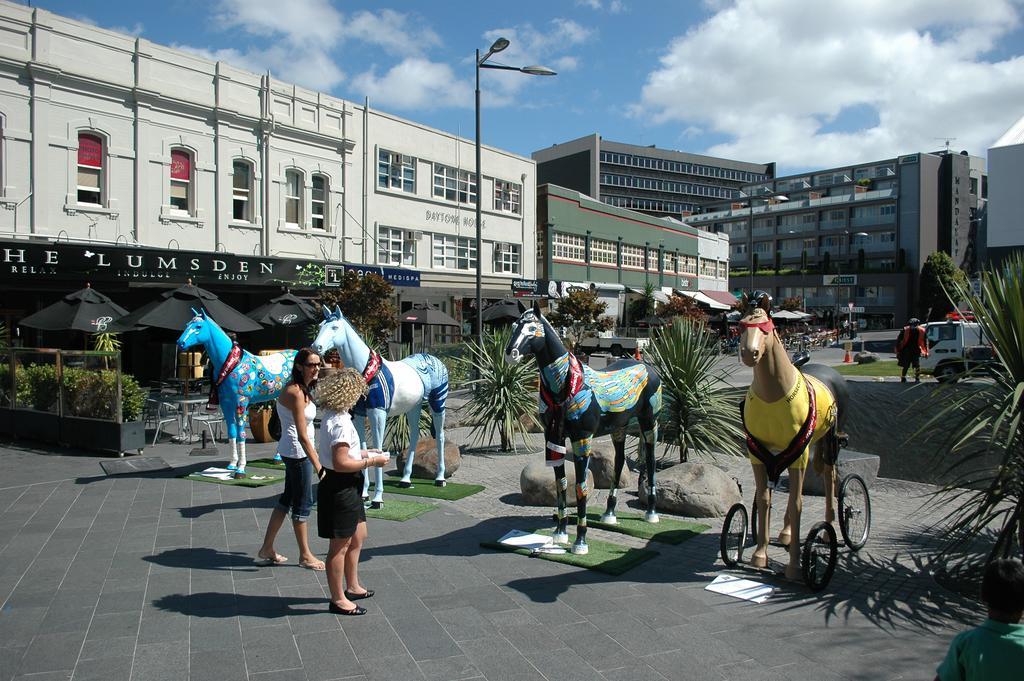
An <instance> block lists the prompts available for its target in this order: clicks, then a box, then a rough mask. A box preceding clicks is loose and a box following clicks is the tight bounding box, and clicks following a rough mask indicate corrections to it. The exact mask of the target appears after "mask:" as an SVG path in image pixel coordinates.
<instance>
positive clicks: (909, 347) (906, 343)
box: [896, 317, 928, 383]
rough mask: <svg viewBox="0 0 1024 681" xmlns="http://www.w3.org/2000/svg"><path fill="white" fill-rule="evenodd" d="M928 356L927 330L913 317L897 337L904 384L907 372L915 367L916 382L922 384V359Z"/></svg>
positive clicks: (897, 354) (897, 350)
mask: <svg viewBox="0 0 1024 681" xmlns="http://www.w3.org/2000/svg"><path fill="white" fill-rule="evenodd" d="M927 356H928V343H927V340H926V338H925V328H924V327H923V326H922V325H921V320H920V319H918V318H917V317H911V318H910V319H909V320H908V321H907V325H906V326H904V327H903V328H902V329H901V330H900V333H899V335H898V336H896V362H897V363H898V364H899V365H900V368H901V369H903V373H902V375H901V377H900V381H901V382H902V383H906V382H907V371H908V370H909V369H910V367H911V366H913V367H914V382H915V383H920V382H921V357H927Z"/></svg>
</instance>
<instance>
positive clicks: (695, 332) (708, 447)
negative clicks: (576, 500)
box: [646, 318, 743, 461]
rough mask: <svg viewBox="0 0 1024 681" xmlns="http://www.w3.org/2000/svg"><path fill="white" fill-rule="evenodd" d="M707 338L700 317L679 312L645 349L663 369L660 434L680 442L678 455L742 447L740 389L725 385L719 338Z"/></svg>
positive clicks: (671, 441)
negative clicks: (685, 316)
mask: <svg viewBox="0 0 1024 681" xmlns="http://www.w3.org/2000/svg"><path fill="white" fill-rule="evenodd" d="M710 338H711V334H710V332H709V331H708V329H707V327H706V326H705V325H704V323H703V322H699V321H694V320H692V319H685V318H677V319H676V320H675V321H674V322H673V323H672V325H671V326H667V327H665V328H664V329H662V330H661V331H659V332H658V334H657V335H656V336H655V338H654V341H653V342H652V343H651V344H650V345H649V346H648V347H647V351H646V352H647V356H648V361H649V362H650V363H651V364H652V365H654V368H656V369H657V370H658V373H659V374H660V375H661V390H662V397H663V401H664V403H663V406H662V410H661V418H660V419H659V423H660V427H661V429H662V433H661V436H662V439H664V440H665V441H666V442H668V443H669V444H670V446H674V447H678V448H679V460H680V461H686V460H687V457H688V456H689V454H690V452H691V451H705V452H730V451H731V452H740V451H742V450H741V446H740V445H741V443H742V440H743V431H742V429H741V427H740V414H739V410H738V406H737V405H738V404H739V399H740V396H741V393H742V390H741V389H739V388H734V387H732V386H730V385H729V383H728V382H727V380H726V379H727V378H728V375H729V373H730V371H729V370H728V369H724V368H722V367H720V366H717V364H716V360H717V359H718V344H717V343H715V342H709V340H710Z"/></svg>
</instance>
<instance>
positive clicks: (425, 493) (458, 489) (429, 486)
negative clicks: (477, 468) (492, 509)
mask: <svg viewBox="0 0 1024 681" xmlns="http://www.w3.org/2000/svg"><path fill="white" fill-rule="evenodd" d="M398 481H399V478H397V477H395V478H384V494H407V495H409V496H412V497H426V498H428V499H441V500H443V501H457V500H459V499H464V498H466V497H468V496H472V495H474V494H476V493H477V492H481V491H483V489H484V486H483V485H467V484H466V483H462V482H449V483H448V484H447V485H445V486H444V487H434V481H433V480H424V479H422V478H412V480H411V482H412V487H410V488H408V489H403V488H401V487H399V486H398ZM370 489H371V490H372V489H373V485H372V484H371V485H370Z"/></svg>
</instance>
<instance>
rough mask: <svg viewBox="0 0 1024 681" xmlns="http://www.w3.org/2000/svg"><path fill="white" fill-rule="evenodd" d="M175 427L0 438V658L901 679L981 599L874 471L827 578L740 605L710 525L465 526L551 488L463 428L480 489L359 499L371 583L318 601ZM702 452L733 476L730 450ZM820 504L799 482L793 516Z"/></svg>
mask: <svg viewBox="0 0 1024 681" xmlns="http://www.w3.org/2000/svg"><path fill="white" fill-rule="evenodd" d="M449 437H450V438H451V440H452V441H454V442H458V443H465V442H466V441H467V433H466V431H464V430H459V429H456V430H453V432H452V433H451V435H450V436H449ZM598 446H599V447H600V446H601V445H600V444H599V445H598ZM221 448H222V449H223V450H225V451H226V446H224V445H221ZM188 449H189V447H186V446H181V445H169V444H168V445H159V446H157V447H153V448H150V449H147V450H146V456H161V457H163V458H164V459H165V460H167V461H168V462H169V463H170V464H172V465H173V466H175V468H176V469H177V470H176V471H175V472H174V474H148V475H140V476H126V477H106V476H104V475H103V473H102V470H101V469H100V468H99V466H98V462H99V461H100V459H98V458H95V457H90V456H67V455H61V454H55V453H48V452H42V451H36V450H32V449H21V448H14V447H6V448H3V449H0V460H2V461H3V470H4V471H5V474H4V478H3V479H2V480H0V603H2V605H0V681H12V680H13V679H19V681H20V680H24V681H57V680H65V681H66V680H73V681H88V680H89V679H93V678H95V679H103V681H122V680H123V681H128V680H133V681H134V680H138V681H184V680H186V679H187V680H195V681H271V680H278V679H280V680H281V681H301V680H303V679H306V680H308V681H327V680H329V679H388V680H401V679H438V680H442V679H453V680H455V679H488V680H495V681H496V680H499V679H550V680H552V681H554V680H563V679H564V680H572V679H587V680H593V679H607V680H609V681H613V680H617V679H629V680H635V679H658V680H662V679H918V678H931V676H932V674H933V673H934V668H935V666H936V664H937V663H938V661H939V660H940V659H941V657H942V655H943V653H944V651H945V648H946V645H947V644H948V641H949V638H950V637H951V635H952V633H953V632H954V631H956V630H959V629H962V628H963V627H964V626H966V625H967V624H970V623H973V622H976V621H979V620H980V616H981V611H980V608H979V607H978V606H977V605H975V604H972V603H969V602H965V601H964V600H963V599H960V598H958V597H956V596H954V595H953V594H951V593H949V592H947V591H945V590H943V589H942V588H940V587H939V586H938V585H937V584H936V582H935V581H934V580H933V579H932V578H931V577H930V576H929V574H928V573H929V569H930V563H929V561H930V560H931V556H932V553H933V552H934V546H933V543H932V542H930V541H929V540H928V535H926V534H925V533H923V532H922V528H923V527H924V526H925V525H926V524H927V523H928V522H929V521H931V520H933V519H934V517H933V516H929V515H927V514H922V513H919V512H917V509H918V507H919V506H920V497H919V496H918V495H920V494H922V493H925V492H927V491H928V489H927V488H926V487H924V486H921V485H913V484H904V483H898V482H893V481H880V482H879V484H878V485H876V487H875V488H874V489H873V490H872V494H873V499H872V500H873V505H874V529H873V535H872V538H871V541H870V543H869V545H868V547H867V548H865V550H863V551H862V552H860V553H859V554H850V553H849V552H848V551H846V550H842V551H841V554H840V560H839V568H838V570H837V573H836V576H835V578H834V579H833V581H832V584H831V585H830V587H829V589H828V590H826V591H825V592H823V593H821V594H816V595H814V594H809V593H808V592H807V591H806V590H805V589H804V588H803V587H802V586H800V585H790V584H786V583H784V582H782V581H779V580H775V579H771V580H770V581H772V582H773V583H775V584H776V585H778V586H779V591H778V593H776V594H775V595H774V596H773V597H772V598H771V599H769V601H768V602H767V603H765V604H763V605H754V604H750V603H746V602H742V601H737V600H733V599H729V598H727V597H724V596H720V595H717V594H712V593H710V592H707V591H704V586H705V585H706V584H707V583H708V582H709V581H710V580H711V579H712V578H713V577H714V575H716V574H718V573H720V572H721V570H722V566H721V564H720V563H719V562H718V561H717V555H718V529H719V526H718V525H715V527H713V528H712V530H710V531H708V532H707V533H705V534H704V535H702V536H700V537H698V538H696V539H693V540H691V541H689V542H687V543H684V544H682V545H681V546H676V547H672V546H661V545H655V547H654V548H656V549H657V550H658V551H659V553H660V555H659V556H658V557H657V558H656V559H654V560H651V561H649V562H647V563H644V564H642V565H640V566H639V567H637V568H635V569H633V570H631V571H630V572H628V573H627V574H626V575H624V576H623V577H619V578H615V577H608V576H606V575H602V574H600V573H596V572H592V571H587V570H580V569H576V568H573V567H569V566H564V565H560V564H557V563H552V562H549V561H542V560H531V559H528V558H524V557H520V556H515V555H510V554H502V553H496V552H491V551H488V550H484V549H480V548H479V542H480V541H481V540H483V539H493V538H495V537H497V536H500V535H501V534H503V533H504V532H505V531H507V530H508V529H510V528H513V527H519V528H524V529H527V528H531V527H535V526H537V525H538V524H540V525H547V524H549V522H550V521H549V520H548V518H549V517H550V514H551V510H552V509H550V508H530V507H523V506H520V505H519V503H518V495H519V482H518V480H519V472H520V471H521V469H522V468H523V466H524V465H525V464H526V462H527V461H528V460H529V458H530V457H531V456H538V455H539V454H536V453H529V452H522V453H519V454H502V453H497V452H491V451H476V452H470V453H467V455H466V456H465V457H464V458H463V462H462V467H461V468H460V470H459V471H458V473H457V474H456V479H457V480H459V481H461V482H478V483H481V484H484V485H486V486H487V489H486V491H485V492H482V493H480V494H478V495H474V496H472V497H468V498H466V499H463V500H460V501H457V502H441V507H440V508H439V509H438V510H436V511H433V512H431V513H428V514H426V515H424V516H421V517H419V518H416V519H414V520H411V521H408V522H405V523H394V522H387V521H371V527H370V532H371V536H370V540H369V544H368V547H367V549H366V550H364V554H363V556H364V562H363V565H362V568H361V575H362V578H363V580H364V582H365V583H366V584H367V585H369V587H370V588H374V589H376V590H377V595H376V596H375V597H374V598H372V599H369V600H367V601H365V602H364V603H365V604H366V606H367V608H368V609H369V614H368V615H366V616H364V617H357V618H346V617H338V616H334V615H331V614H329V613H328V612H327V611H326V600H325V599H326V593H327V590H326V581H325V579H324V576H323V574H322V573H320V574H317V573H313V572H311V571H309V570H305V569H302V568H299V567H297V566H296V565H295V561H296V552H295V547H294V542H293V540H292V537H291V536H290V534H289V533H288V528H287V526H286V528H285V529H284V530H283V531H282V534H281V536H280V538H279V541H278V550H279V551H281V552H282V553H284V554H286V555H288V556H290V557H291V559H292V562H291V563H290V564H288V565H286V566H279V567H258V566H256V565H255V564H254V563H253V560H252V557H253V556H254V555H255V552H256V550H257V548H258V546H259V543H260V540H261V538H262V532H263V528H264V526H265V523H266V521H267V518H268V517H269V514H270V509H271V507H272V505H273V503H274V499H275V496H276V494H277V493H279V491H280V486H276V488H275V487H270V488H258V489H246V488H239V487H229V486H222V485H214V484H204V483H196V482H189V481H184V480H180V479H178V478H177V477H175V476H177V475H180V474H182V473H183V472H185V471H187V470H193V469H195V468H196V467H202V466H204V465H209V464H211V463H215V462H213V461H211V460H209V459H196V458H190V457H189V456H188V455H187V454H188ZM268 452H269V448H267V447H265V446H263V447H261V446H250V447H249V455H250V457H251V458H256V457H258V456H262V455H266V454H267V453H268ZM218 463H219V462H218ZM717 463H718V464H719V465H723V466H724V467H726V468H727V469H728V470H729V471H730V472H731V473H733V474H734V475H736V476H737V477H738V478H740V480H741V481H743V482H744V485H747V484H748V483H749V482H750V469H749V465H748V464H747V463H746V462H745V460H744V459H742V458H739V457H736V458H727V459H724V460H721V461H718V462H717ZM745 489H748V490H749V489H752V488H751V487H746V486H745ZM625 496H626V497H627V499H629V500H631V501H633V503H634V504H635V496H634V494H633V493H627V494H626V495H625ZM592 503H593V505H594V506H595V507H599V508H600V507H603V504H604V493H603V492H599V493H597V494H596V496H595V497H594V498H593V502H592ZM620 508H621V506H620ZM821 508H822V504H821V501H820V499H819V500H816V499H814V498H809V499H808V503H807V505H806V511H805V513H806V515H805V517H807V518H813V517H815V516H816V515H817V514H820V513H821ZM776 517H778V513H777V512H776ZM712 524H714V523H712ZM592 532H593V534H594V536H601V537H607V538H611V539H613V540H614V541H619V542H622V543H630V544H633V545H637V546H640V545H644V544H645V542H643V541H641V540H636V539H632V538H629V537H625V536H622V535H606V534H605V533H602V532H600V531H598V530H592ZM313 545H314V547H315V549H316V550H317V551H318V552H320V553H321V554H322V553H324V552H325V551H326V542H325V541H323V540H319V539H314V541H313ZM776 551H778V552H779V554H780V555H779V556H777V557H779V558H780V559H781V554H782V550H781V549H777V550H776Z"/></svg>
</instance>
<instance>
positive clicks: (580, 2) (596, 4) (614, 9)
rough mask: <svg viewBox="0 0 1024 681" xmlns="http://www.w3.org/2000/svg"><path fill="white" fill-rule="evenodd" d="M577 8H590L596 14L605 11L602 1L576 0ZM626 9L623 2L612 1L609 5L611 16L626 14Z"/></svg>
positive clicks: (618, 0) (619, 0)
mask: <svg viewBox="0 0 1024 681" xmlns="http://www.w3.org/2000/svg"><path fill="white" fill-rule="evenodd" d="M576 6H577V7H589V8H590V9H592V10H594V11H595V12H600V11H602V10H603V9H605V7H604V4H603V3H602V2H601V0H576ZM625 9H626V6H625V5H624V4H623V3H622V0H611V2H609V3H608V13H609V14H619V13H620V12H624V11H625Z"/></svg>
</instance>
